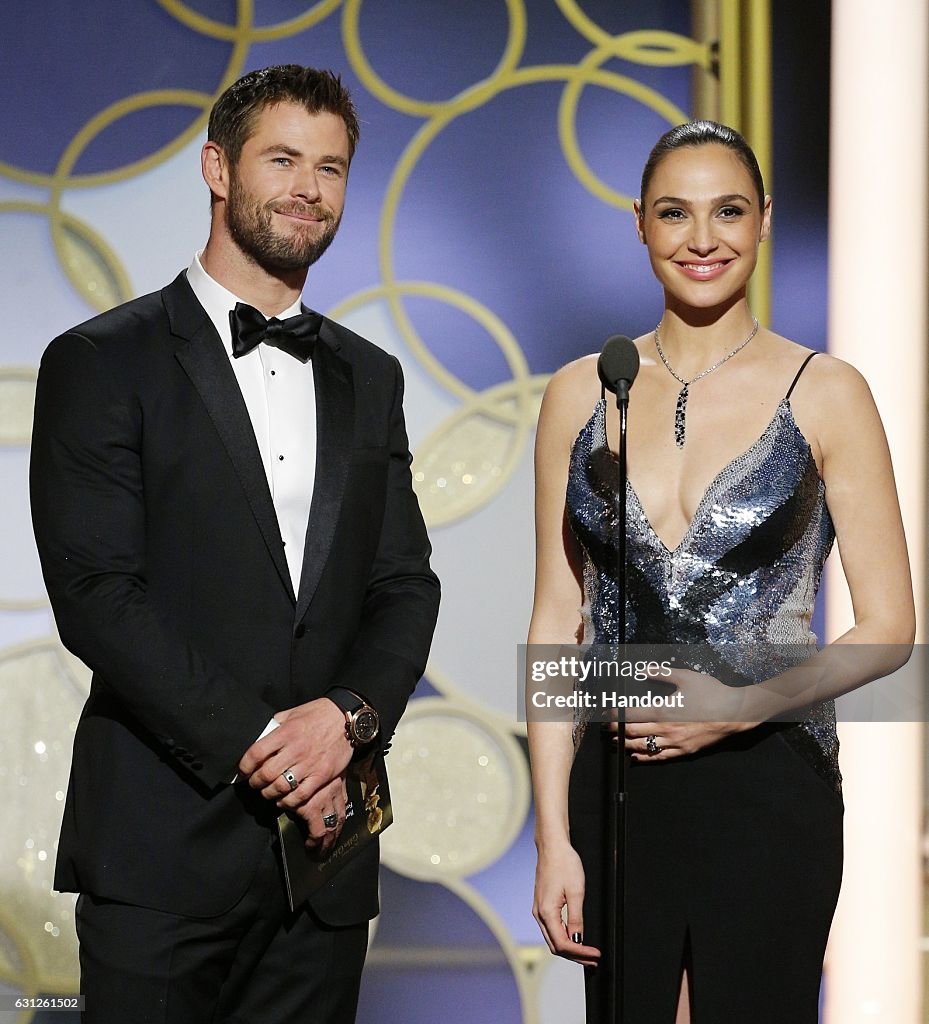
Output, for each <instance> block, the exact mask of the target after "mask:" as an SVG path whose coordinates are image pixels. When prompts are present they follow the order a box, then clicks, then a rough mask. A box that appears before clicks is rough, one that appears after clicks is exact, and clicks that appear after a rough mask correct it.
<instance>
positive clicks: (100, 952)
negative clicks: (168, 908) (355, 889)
mask: <svg viewBox="0 0 929 1024" xmlns="http://www.w3.org/2000/svg"><path fill="white" fill-rule="evenodd" d="M76 921H77V934H78V939H79V942H80V961H81V992H82V994H83V995H84V1002H85V1009H84V1012H83V1014H82V1021H83V1022H84V1024H126V1022H127V1021H131V1022H132V1024H353V1022H354V1020H355V1012H356V1008H357V1004H358V990H359V986H360V983H361V971H362V967H363V966H364V959H365V954H366V951H367V940H368V925H367V922H364V923H362V924H359V925H352V926H349V927H342V928H333V927H330V926H328V925H326V924H324V923H323V922H321V921H320V920H319V919H318V918H317V917H316V916H315V915H314V914H313V912H312V911H311V910H310V909H309V908H308V907H306V906H303V907H301V908H299V909H298V910H297V911H296V912H291V910H290V907H289V905H288V903H287V897H286V894H285V889H284V881H283V877H282V868H281V864H280V854H279V852H278V849H277V845H276V842H275V844H274V845H270V844H269V846H268V849H267V851H266V853H265V855H264V856H263V857H262V860H261V863H260V864H259V867H258V870H257V871H256V873H255V877H254V878H253V880H252V882H251V884H250V885H249V887H248V889H247V891H246V892H245V894H244V895H243V896H242V898H241V899H240V900H239V901H238V903H237V904H236V905H235V906H234V907H233V908H232V909H231V910H229V911H227V912H226V913H224V914H221V915H219V916H218V917H213V918H188V917H182V916H178V915H175V914H167V913H163V912H161V911H157V910H150V909H148V908H145V907H137V906H132V905H129V904H125V903H119V902H116V901H113V900H107V899H101V898H99V897H97V896H94V895H93V894H90V893H84V894H82V895H81V896H80V897H79V899H78V905H77V915H76Z"/></svg>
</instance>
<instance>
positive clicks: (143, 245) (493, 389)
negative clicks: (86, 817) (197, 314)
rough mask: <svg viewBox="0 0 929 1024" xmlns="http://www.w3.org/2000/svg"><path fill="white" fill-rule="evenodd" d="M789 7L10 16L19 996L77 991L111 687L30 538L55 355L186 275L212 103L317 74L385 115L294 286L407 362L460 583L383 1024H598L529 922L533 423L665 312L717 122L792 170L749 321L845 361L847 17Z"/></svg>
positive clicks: (663, 4)
mask: <svg viewBox="0 0 929 1024" xmlns="http://www.w3.org/2000/svg"><path fill="white" fill-rule="evenodd" d="M772 6H774V8H775V10H774V11H773V15H774V21H773V25H772V26H771V27H770V28H771V30H770V32H769V31H768V26H767V23H766V20H765V19H766V14H767V4H766V2H765V0H753V2H750V3H742V4H739V3H731V2H721V3H719V4H717V3H715V2H710V0H706V2H701V3H696V2H695V3H693V4H691V3H690V2H689V0H625V2H623V3H615V2H613V0H468V2H467V3H448V2H447V0H415V2H412V0H368V2H362V0H323V2H319V3H313V4H311V3H308V2H307V0H302V2H298V0H131V2H123V3H114V2H112V0H82V2H81V3H73V2H72V0H47V2H45V3H43V4H40V5H36V4H27V3H19V4H12V5H9V4H8V5H4V8H3V11H2V13H0V91H2V95H3V97H4V104H3V109H2V112H0V129H2V130H0V237H2V249H0V299H2V308H3V311H4V312H3V318H4V326H3V329H2V333H0V364H2V365H0V489H2V495H3V500H2V503H0V566H2V579H0V682H2V687H3V689H2V692H3V714H2V720H0V787H2V802H3V817H4V828H3V831H2V834H0V979H2V981H3V982H4V983H5V984H6V986H7V987H8V988H9V989H12V990H15V991H22V992H25V993H37V992H63V993H65V992H73V991H75V988H76V977H77V968H76V947H75V940H74V934H73V899H72V897H71V896H67V895H66V896H57V895H55V894H53V893H52V892H51V891H50V886H51V877H52V866H53V861H54V857H55V839H56V835H57V830H58V823H59V818H60V813H61V808H62V801H63V798H64V792H65V788H66V785H67V778H68V768H69V758H70V744H71V736H72V732H73V729H74V725H75V722H76V719H77V716H78V714H79V712H80V708H81V705H82V702H83V699H84V696H85V694H86V691H87V685H88V673H87V671H86V669H85V668H84V667H83V666H82V665H80V664H79V663H77V662H76V661H75V660H74V659H73V658H71V657H70V656H69V655H68V654H67V653H66V652H65V651H64V650H63V648H62V647H61V646H60V644H59V642H58V640H57V636H56V633H55V627H54V622H53V620H52V617H51V614H50V612H49V610H48V606H47V601H46V598H45V595H44V590H43V585H42V580H41V576H40V572H39V565H38V560H37V557H36V553H35V549H34V545H33V541H32V531H31V528H30V524H29V510H28V496H27V486H26V479H27V465H28V457H29V453H28V438H29V433H30V426H31V405H32V396H33V390H34V386H33V385H34V379H35V369H36V366H37V364H38V361H39V357H40V354H41V352H42V350H43V348H44V346H45V345H46V344H47V343H48V341H49V340H50V339H51V338H52V337H53V336H54V335H56V334H57V333H59V332H61V331H62V330H64V329H66V328H68V327H69V326H71V325H74V324H76V323H78V322H80V321H82V320H85V319H87V318H88V317H89V316H91V315H93V314H94V313H95V312H97V311H100V310H105V309H107V308H109V307H111V306H113V305H115V304H117V303H119V302H121V301H123V300H125V299H128V298H130V297H132V296H135V295H139V294H142V293H144V292H148V291H151V290H154V289H157V288H159V287H161V286H162V285H164V284H165V283H166V282H167V281H169V280H170V279H172V278H173V277H174V276H175V275H176V274H177V272H178V270H179V269H181V268H183V267H185V266H186V265H187V264H188V263H189V262H190V259H191V257H192V255H193V253H194V252H195V251H197V249H198V248H200V247H201V246H202V244H203V242H204V240H205V237H206V232H207V228H208V197H207V191H206V188H205V186H204V185H203V182H202V180H201V178H200V174H199V149H200V146H201V144H202V142H203V139H204V126H205V122H206V112H207V111H208V109H209V107H210V105H211V104H212V102H213V100H214V99H215V97H216V96H217V95H218V94H219V92H221V91H222V90H223V89H224V88H225V87H226V86H227V85H228V84H229V83H231V82H232V81H233V80H235V79H236V78H237V77H238V76H239V75H241V74H242V73H243V72H245V71H247V70H250V69H252V68H256V67H260V66H263V65H267V64H275V63H286V62H299V63H306V64H313V65H317V66H322V67H330V68H333V69H334V70H336V71H338V72H339V73H340V74H341V75H342V77H343V80H344V81H345V82H346V83H347V84H348V85H349V86H350V87H351V89H352V91H353V93H354V96H355V98H356V102H357V105H358V108H359V112H360V115H361V121H362V137H361V143H360V147H359V149H358V153H357V156H356V158H355V161H354V163H353V166H352V170H351V178H350V183H349V194H348V203H347V212H346V215H345V219H344V222H343V226H342V229H341V231H340V234H339V237H338V239H337V240H336V242H335V244H334V245H333V247H332V249H331V250H330V252H329V253H328V254H327V255H326V257H325V259H324V260H323V261H322V262H321V264H320V265H319V266H318V267H315V268H313V270H312V271H311V273H310V277H309V281H308V284H307V289H306V292H305V296H304V298H305V301H306V302H307V303H308V304H309V305H311V306H313V307H315V308H317V309H319V310H321V311H324V312H326V313H327V314H329V315H330V316H333V317H335V318H337V319H339V320H341V321H342V322H343V323H345V324H346V325H347V326H349V327H351V328H352V329H354V330H356V331H358V332H359V333H360V334H362V335H365V336H366V337H368V338H370V339H371V340H373V341H374V342H376V343H377V344H379V345H381V346H383V347H384V348H385V349H387V350H389V351H391V352H393V353H395V354H396V355H397V356H398V357H399V359H400V360H401V362H402V364H403V367H404V371H405V374H406V381H407V388H406V409H407V417H408V424H409V428H410V435H411V439H412V442H413V445H414V448H415V452H416V460H415V465H414V471H415V479H416V486H417V490H418V493H419V497H420V501H421V503H422V507H423V511H424V513H425V516H426V519H427V521H428V523H429V526H430V529H431V534H432V538H433V542H434V545H435V567H436V570H437V571H438V573H439V574H440V576H441V578H442V581H443V585H444V587H443V589H444V603H443V608H442V616H441V620H440V623H439V628H438V633H437V636H436V642H435V648H434V652H433V657H432V660H431V663H430V667H429V670H428V674H427V679H426V680H425V681H424V682H423V684H422V685H421V687H420V690H419V692H418V695H417V697H416V699H415V700H414V703H413V705H412V707H411V710H410V712H409V713H408V715H407V717H406V719H405V720H404V722H403V724H402V726H401V729H400V732H399V734H398V738H397V742H396V743H395V745H394V749H393V751H392V753H391V756H390V768H391V774H392V779H393V788H394V790H395V803H396V811H397V823H396V825H395V827H394V828H393V829H392V830H391V831H390V832H388V833H387V835H386V836H385V839H384V843H383V850H384V864H385V866H386V867H385V871H384V874H383V884H382V895H383V900H382V902H383V910H384V913H383V915H382V918H381V920H380V921H379V922H378V924H377V925H376V927H375V932H374V939H373V943H372V948H371V954H370V959H369V967H368V970H367V973H366V976H365V982H364V988H363V994H362V1005H361V1010H360V1021H361V1022H362V1024H371V1022H374V1021H384V1020H394V1021H404V1022H405V1024H418V1022H423V1024H426V1022H429V1024H434V1022H437V1021H442V1020H447V1019H450V1018H454V1019H455V1020H456V1021H457V1022H458V1024H478V1022H488V1024H489V1022H494V1024H498V1022H500V1021H514V1022H515V1021H523V1022H527V1024H528V1022H538V1024H556V1022H557V1024H573V1022H580V1021H581V1020H582V1019H583V1012H582V1009H581V977H580V971H579V970H578V969H577V968H575V967H572V966H570V965H567V964H564V963H562V962H560V961H557V960H553V959H552V958H551V957H549V955H548V953H547V950H545V948H544V947H543V946H542V944H541V943H540V938H539V934H538V932H537V929H536V926H535V924H534V922H533V920H532V918H531V916H530V905H531V899H532V880H533V865H534V855H533V849H532V840H531V836H532V815H531V808H530V799H529V785H528V772H527V764H526V757H525V750H524V741H523V735H524V727H523V726H522V725H520V724H519V723H518V722H517V721H516V720H515V708H516V677H515V661H516V644H517V643H518V642H521V641H522V640H523V639H524V637H525V632H526V626H527V622H528V616H529V609H530V597H531V586H532V571H533V548H532V493H531V492H532V481H531V447H532V440H533V427H534V422H535V418H536V414H537V409H538V402H539V397H540V395H541V391H542V389H543V387H544V384H545V382H546V380H547V378H548V375H549V374H550V373H551V372H552V371H553V370H554V369H556V368H557V367H558V366H559V365H560V364H562V363H564V362H566V361H568V360H571V359H574V358H576V357H577V356H579V355H581V354H584V353H586V352H589V351H592V350H594V349H597V348H599V346H600V345H601V343H602V342H603V340H604V339H605V338H606V337H607V336H608V335H610V334H613V333H617V332H621V333H624V334H628V335H632V336H634V335H636V334H639V333H642V332H645V331H647V330H649V329H650V328H651V327H653V326H654V323H655V321H656V320H657V318H658V316H659V315H660V311H661V296H660V294H659V291H658V288H657V286H656V284H655V283H654V281H653V279H652V276H651V273H650V270H649V267H648V263H647V260H646V258H645V253H644V250H643V249H642V248H641V247H640V246H639V244H638V242H637V240H636V238H635V234H634V230H633V221H632V216H631V212H630V211H631V202H632V198H633V197H634V196H636V195H637V194H638V179H639V173H640V170H641V166H642V164H643V162H644V159H645V156H646V154H647V153H648V150H649V148H650V146H651V144H652V143H653V142H654V141H655V139H656V138H657V137H658V135H659V134H660V133H661V132H662V131H664V130H665V129H666V128H667V127H668V126H669V125H671V124H674V123H677V122H680V121H683V120H686V119H688V118H689V117H690V116H692V115H694V114H701V115H714V114H717V115H718V114H721V115H722V116H725V117H727V118H728V119H729V120H731V121H734V122H735V123H737V124H738V125H740V126H742V127H743V128H745V129H746V130H747V132H748V134H749V135H750V137H751V140H752V141H753V142H754V143H755V144H756V145H757V147H758V149H759V152H760V153H761V155H762V157H763V162H764V164H765V167H764V169H765V172H766V173H767V174H768V175H769V176H770V178H771V185H772V190H773V191H774V193H775V195H776V202H775V233H774V242H773V253H772V261H771V266H770V268H769V270H768V271H766V272H765V273H766V274H768V275H769V276H768V280H767V282H765V281H764V280H762V282H761V287H760V288H759V289H758V291H757V293H756V296H755V299H756V309H758V310H759V312H761V313H762V314H763V316H764V317H765V318H766V319H767V320H768V321H769V322H770V324H771V325H772V326H773V327H774V328H775V329H777V330H779V331H780V332H781V333H783V334H786V335H788V336H790V337H794V338H796V339H797V340H799V341H801V342H802V343H805V344H807V345H811V346H813V347H823V345H824V339H825V322H824V321H825V295H824V288H825V239H826V223H825V219H826V191H825V186H826V115H827V104H828V96H827V81H828V75H827V70H828V69H827V66H826V64H827V63H828V61H827V58H825V59H824V57H823V54H828V5H827V4H825V3H820V2H813V3H811V4H808V5H804V7H805V8H806V10H805V11H804V12H803V13H801V14H799V15H798V14H797V13H796V12H794V11H792V12H791V19H792V21H791V24H790V25H789V26H788V25H786V24H783V23H782V21H780V20H779V14H778V11H777V7H778V6H781V5H772ZM798 17H799V18H801V19H802V22H801V23H798V21H797V19H798ZM749 18H753V19H754V21H752V22H749V21H748V20H747V19H749ZM720 41H721V42H720ZM770 53H773V54H774V55H775V57H776V60H775V62H774V72H773V73H772V74H771V76H770V79H769V75H768V64H767V58H768V55H769V54H770ZM772 97H773V103H772ZM772 107H773V114H772ZM763 276H764V275H763ZM21 1019H23V1020H25V1019H27V1017H26V1016H23V1017H22V1018H21ZM36 1019H37V1020H41V1019H43V1018H42V1017H37V1018H36ZM48 1019H50V1020H52V1021H57V1024H63V1022H64V1020H65V1019H66V1018H65V1017H62V1016H60V1015H56V1016H55V1017H54V1018H51V1017H49V1018H48Z"/></svg>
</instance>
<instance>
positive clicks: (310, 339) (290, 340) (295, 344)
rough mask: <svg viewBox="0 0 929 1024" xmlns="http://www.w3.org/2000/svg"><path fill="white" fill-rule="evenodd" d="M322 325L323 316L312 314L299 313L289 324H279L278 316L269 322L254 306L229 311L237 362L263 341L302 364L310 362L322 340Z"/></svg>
mask: <svg viewBox="0 0 929 1024" xmlns="http://www.w3.org/2000/svg"><path fill="white" fill-rule="evenodd" d="M322 322H323V318H322V316H321V315H320V314H319V313H312V312H311V313H298V314H297V316H289V317H288V318H287V319H286V320H278V318H277V317H276V316H272V317H271V319H270V320H266V319H265V318H264V316H262V314H261V313H260V312H259V311H258V310H257V309H255V307H254V306H248V305H246V304H245V303H244V302H237V303H236V304H235V309H231V310H229V325H230V326H231V327H232V354H233V356H234V357H235V358H236V359H238V358H239V356H244V355H245V353H246V352H251V350H252V349H253V348H255V346H256V345H258V344H260V343H261V342H262V341H263V342H264V343H265V344H266V345H273V346H274V347H275V348H279V349H281V350H282V351H283V352H286V353H287V354H288V355H291V356H293V357H294V359H299V360H300V362H302V363H305V362H308V360H309V358H310V356H312V355H313V346H314V345H315V344H316V339H317V338H318V337H319V328H320V327H321V325H322Z"/></svg>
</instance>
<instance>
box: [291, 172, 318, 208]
mask: <svg viewBox="0 0 929 1024" xmlns="http://www.w3.org/2000/svg"><path fill="white" fill-rule="evenodd" d="M290 191H291V195H292V196H293V197H294V198H295V199H302V200H303V201H304V202H307V203H317V202H319V200H320V197H321V192H320V190H319V179H318V177H317V175H316V168H315V167H308V168H305V169H303V168H301V169H299V170H298V171H297V173H296V175H295V176H294V180H293V182H292V184H291V189H290Z"/></svg>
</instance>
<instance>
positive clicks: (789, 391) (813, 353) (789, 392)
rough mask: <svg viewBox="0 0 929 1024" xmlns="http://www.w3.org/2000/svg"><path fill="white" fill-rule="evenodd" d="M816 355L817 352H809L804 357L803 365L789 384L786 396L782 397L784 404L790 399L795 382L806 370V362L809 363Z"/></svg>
mask: <svg viewBox="0 0 929 1024" xmlns="http://www.w3.org/2000/svg"><path fill="white" fill-rule="evenodd" d="M818 355H819V353H818V352H811V353H810V354H809V355H808V356H807V357H806V359H804V360H803V365H802V366H801V367H800V369H799V370H797V376H796V377H794V379H793V381H792V383H791V385H790V387H789V388H788V389H787V394H786V395H784V401H785V402H786V401H789V399H790V396H791V394H792V392H793V389H794V388H795V387H796V386H797V381H798V380H799V379H800V374H801V373H803V371H804V370H805V369H806V364H807V363H808V362H809V361H810V360H811V359H812V358H813V356H818Z"/></svg>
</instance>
